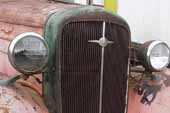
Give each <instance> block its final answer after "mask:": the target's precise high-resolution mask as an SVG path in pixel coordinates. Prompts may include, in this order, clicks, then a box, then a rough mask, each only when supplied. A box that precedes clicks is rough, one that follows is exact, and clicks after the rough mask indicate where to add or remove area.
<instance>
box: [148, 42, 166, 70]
mask: <svg viewBox="0 0 170 113" xmlns="http://www.w3.org/2000/svg"><path fill="white" fill-rule="evenodd" d="M150 62H151V65H152V67H153V68H155V69H156V70H160V69H163V68H164V67H166V66H167V65H168V64H169V49H168V47H167V46H166V45H164V44H158V45H156V46H155V47H154V48H153V49H152V50H151V53H150Z"/></svg>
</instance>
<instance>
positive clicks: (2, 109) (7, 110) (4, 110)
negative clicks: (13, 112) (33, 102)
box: [0, 107, 9, 113]
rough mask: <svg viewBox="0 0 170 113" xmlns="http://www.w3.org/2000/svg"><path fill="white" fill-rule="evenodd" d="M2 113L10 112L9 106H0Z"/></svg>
mask: <svg viewBox="0 0 170 113" xmlns="http://www.w3.org/2000/svg"><path fill="white" fill-rule="evenodd" d="M0 113H9V108H6V107H0Z"/></svg>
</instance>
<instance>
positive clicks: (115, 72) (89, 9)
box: [0, 0, 170, 113]
mask: <svg viewBox="0 0 170 113" xmlns="http://www.w3.org/2000/svg"><path fill="white" fill-rule="evenodd" d="M88 2H89V1H87V2H86V1H85V3H86V4H87V3H88ZM0 59H1V60H0V78H1V81H0V112H2V113H115V112H116V113H126V112H129V113H136V112H140V113H144V111H143V110H140V109H137V108H135V105H139V104H141V103H143V104H147V105H151V108H153V106H154V107H157V106H158V105H156V104H155V103H153V105H152V102H153V101H155V102H159V104H160V106H161V104H162V103H160V101H158V100H157V99H156V100H155V97H156V95H159V94H158V92H159V91H160V92H161V89H162V87H163V88H164V87H165V85H166V86H168V83H169V79H168V77H169V75H170V74H169V71H168V69H166V67H167V66H168V64H169V62H170V50H169V47H168V46H167V44H166V43H164V42H162V41H158V40H152V41H148V42H146V43H144V44H141V43H135V42H132V41H131V36H130V28H129V26H128V24H127V22H126V21H125V20H124V19H123V18H122V17H120V16H118V15H116V14H113V13H112V12H110V11H108V10H106V9H104V8H103V7H101V6H94V5H82V4H76V3H73V2H72V1H69V2H65V1H57V0H56V1H55V0H54V1H48V0H1V1H0ZM160 75H162V76H160ZM129 80H130V83H129ZM128 89H129V90H128ZM162 91H163V93H164V92H166V91H168V90H166V91H164V90H162ZM128 95H129V96H128ZM138 95H140V96H138ZM150 96H151V97H150ZM128 97H129V101H128ZM159 97H160V96H159ZM158 99H159V98H158ZM164 100H166V99H164ZM167 101H168V100H167ZM128 106H129V107H128ZM160 106H159V107H160ZM167 106H169V105H167ZM127 108H128V109H127ZM131 109H133V111H132V110H131ZM134 109H136V110H134ZM161 110H162V111H163V112H164V113H168V112H167V111H168V109H165V108H164V109H161ZM162 111H161V112H162ZM152 112H153V111H152V110H151V109H150V113H152ZM154 113H160V111H158V110H157V112H154Z"/></svg>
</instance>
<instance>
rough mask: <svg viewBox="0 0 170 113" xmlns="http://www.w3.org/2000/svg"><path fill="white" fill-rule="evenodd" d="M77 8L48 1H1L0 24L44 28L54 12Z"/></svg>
mask: <svg viewBox="0 0 170 113" xmlns="http://www.w3.org/2000/svg"><path fill="white" fill-rule="evenodd" d="M69 7H75V5H66V4H62V3H53V4H52V3H50V2H48V1H47V0H1V1H0V22H6V23H12V24H19V25H26V26H34V27H41V28H42V27H43V26H44V24H45V21H46V19H47V18H48V15H49V14H50V13H52V12H53V11H54V10H55V11H57V10H59V9H63V8H69Z"/></svg>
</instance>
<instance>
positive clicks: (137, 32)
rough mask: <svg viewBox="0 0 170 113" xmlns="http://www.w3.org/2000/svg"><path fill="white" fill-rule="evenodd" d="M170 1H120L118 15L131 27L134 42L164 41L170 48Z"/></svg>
mask: <svg viewBox="0 0 170 113" xmlns="http://www.w3.org/2000/svg"><path fill="white" fill-rule="evenodd" d="M169 4H170V0H119V6H118V14H119V15H121V16H122V17H123V18H125V19H126V20H127V22H128V23H129V25H130V28H131V33H132V40H133V41H138V42H144V41H147V40H153V39H159V40H163V41H165V42H166V43H168V45H169V46H170V7H169Z"/></svg>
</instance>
